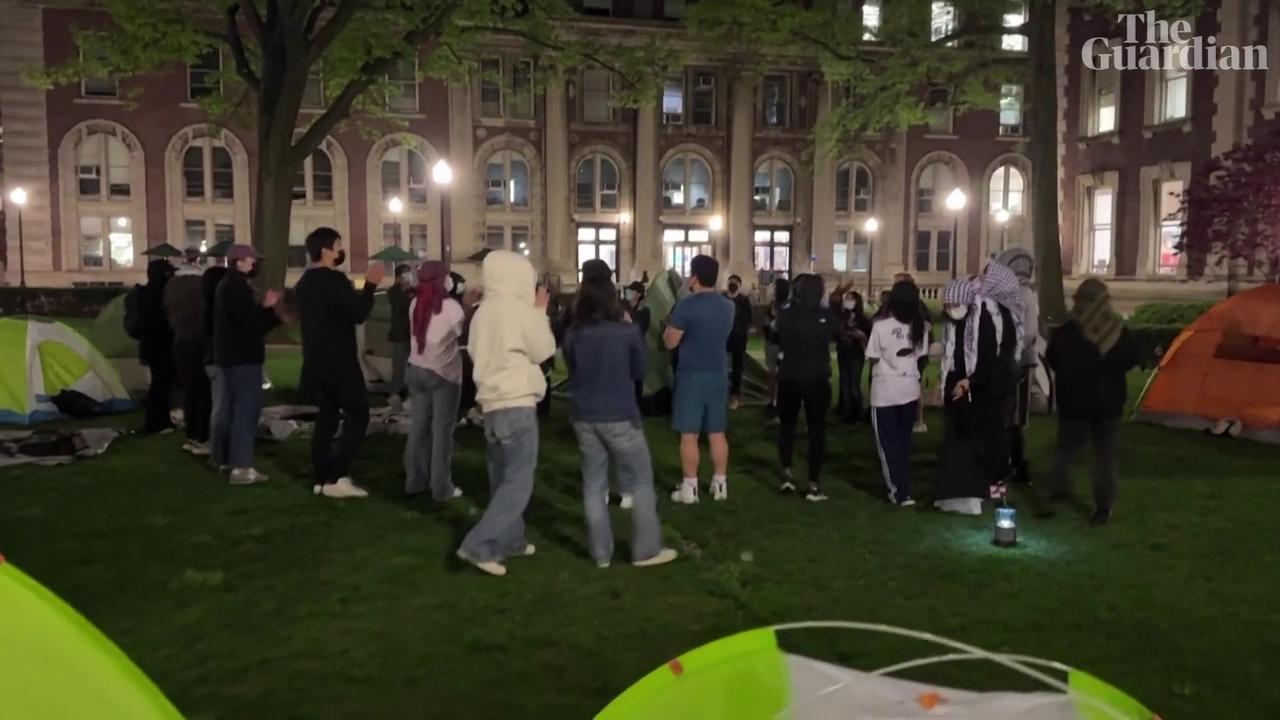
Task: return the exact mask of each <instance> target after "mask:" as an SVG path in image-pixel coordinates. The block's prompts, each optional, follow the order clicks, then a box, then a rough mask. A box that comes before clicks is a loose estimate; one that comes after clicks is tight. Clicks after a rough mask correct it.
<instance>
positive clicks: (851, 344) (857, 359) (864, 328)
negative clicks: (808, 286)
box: [831, 285, 871, 423]
mask: <svg viewBox="0 0 1280 720" xmlns="http://www.w3.org/2000/svg"><path fill="white" fill-rule="evenodd" d="M831 298H832V305H833V306H835V307H836V308H837V309H836V310H835V311H834V313H835V315H836V318H837V319H838V321H839V328H840V334H839V336H838V338H837V340H836V365H837V367H839V368H840V392H839V399H838V401H837V404H836V414H837V415H838V416H839V417H840V418H841V419H843V420H844V421H845V422H849V423H858V422H861V421H862V419H863V416H864V415H865V413H866V411H865V409H864V407H863V402H862V368H863V366H864V365H865V364H866V348H867V338H868V337H869V336H870V335H871V320H870V319H869V318H867V315H866V313H865V312H864V311H863V309H862V296H861V295H859V294H858V293H857V292H854V291H853V290H850V289H849V287H848V286H847V285H842V286H840V287H838V288H836V290H835V292H834V293H832V295H831Z"/></svg>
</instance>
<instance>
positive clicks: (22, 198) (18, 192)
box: [9, 187, 27, 313]
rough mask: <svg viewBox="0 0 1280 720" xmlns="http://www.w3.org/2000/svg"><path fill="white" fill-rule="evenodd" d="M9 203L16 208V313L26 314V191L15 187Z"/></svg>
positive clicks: (10, 194)
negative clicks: (23, 211)
mask: <svg viewBox="0 0 1280 720" xmlns="http://www.w3.org/2000/svg"><path fill="white" fill-rule="evenodd" d="M9 201H10V202H12V203H13V204H14V205H16V206H18V312H20V313H26V312H27V253H26V246H25V243H24V242H23V237H22V207H23V206H24V205H26V204H27V191H26V190H24V189H23V188H20V187H16V188H14V189H13V191H12V192H10V193H9Z"/></svg>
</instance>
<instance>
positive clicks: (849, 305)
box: [841, 300, 858, 310]
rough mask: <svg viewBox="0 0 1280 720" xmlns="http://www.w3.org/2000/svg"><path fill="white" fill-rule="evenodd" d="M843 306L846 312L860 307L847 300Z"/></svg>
mask: <svg viewBox="0 0 1280 720" xmlns="http://www.w3.org/2000/svg"><path fill="white" fill-rule="evenodd" d="M841 305H842V306H844V309H845V310H853V309H854V308H856V307H858V303H857V302H855V301H853V300H845V301H844V302H843V303H841Z"/></svg>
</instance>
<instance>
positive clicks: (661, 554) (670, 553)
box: [631, 548, 680, 568]
mask: <svg viewBox="0 0 1280 720" xmlns="http://www.w3.org/2000/svg"><path fill="white" fill-rule="evenodd" d="M677 557H680V553H678V552H676V551H675V550H672V549H671V548H663V549H661V550H659V551H658V554H657V555H654V556H653V557H651V558H645V559H644V560H637V561H635V562H633V563H631V564H632V565H633V566H635V567H639V568H643V567H653V566H655V565H666V564H667V563H669V562H671V561H672V560H675V559H676V558H677Z"/></svg>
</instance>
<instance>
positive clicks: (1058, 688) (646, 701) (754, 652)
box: [596, 622, 1156, 720]
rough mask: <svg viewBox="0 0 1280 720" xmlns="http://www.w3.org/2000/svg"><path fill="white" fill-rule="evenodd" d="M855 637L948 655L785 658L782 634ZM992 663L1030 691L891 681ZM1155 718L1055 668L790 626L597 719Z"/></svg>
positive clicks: (827, 626) (699, 657) (717, 652)
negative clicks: (874, 664) (882, 660)
mask: <svg viewBox="0 0 1280 720" xmlns="http://www.w3.org/2000/svg"><path fill="white" fill-rule="evenodd" d="M815 629H817V630H822V631H824V632H829V631H831V630H859V631H867V632H875V633H880V634H887V635H894V636H898V637H901V638H912V639H915V640H922V641H925V642H928V643H931V644H935V645H941V646H943V647H945V648H947V649H948V650H949V651H950V652H948V653H946V654H944V655H937V656H933V657H925V658H919V659H915V660H910V661H907V662H902V663H898V664H896V665H892V666H889V667H884V668H880V669H878V670H873V671H861V670H854V669H850V668H847V667H843V666H840V665H835V664H833V663H829V662H823V661H820V660H815V659H812V658H809V657H805V656H804V655H802V654H798V653H791V652H787V651H786V650H785V649H784V645H783V643H782V642H780V639H779V635H780V634H781V633H784V632H786V631H800V630H815ZM963 661H983V662H988V663H994V664H995V665H998V666H1002V667H1003V668H1006V669H1009V670H1012V671H1014V672H1016V673H1018V674H1020V675H1023V676H1026V677H1027V678H1030V679H1031V680H1033V681H1035V682H1036V684H1037V685H1039V686H1042V687H1043V688H1044V689H1042V690H1035V691H991V690H986V691H974V690H964V689H956V688H951V687H945V686H941V685H935V684H932V683H929V682H925V681H921V680H916V679H904V678H902V677H898V676H900V675H902V674H904V673H907V672H908V671H910V672H912V673H913V674H918V673H919V671H920V670H921V669H926V668H930V667H935V666H939V665H943V664H949V663H955V662H963ZM942 715H945V716H946V717H947V718H953V719H954V718H961V719H966V720H1014V719H1015V718H1016V719H1023V718H1025V719H1028V720H1030V719H1032V718H1034V719H1035V720H1152V719H1153V718H1155V717H1156V716H1155V715H1154V714H1153V713H1152V712H1151V711H1150V710H1147V709H1146V708H1144V707H1143V706H1142V705H1141V703H1139V702H1137V701H1136V700H1133V699H1132V698H1130V697H1128V696H1127V695H1125V694H1124V693H1123V692H1121V691H1119V690H1117V689H1115V688H1114V687H1112V686H1110V685H1108V684H1107V683H1105V682H1103V681H1101V680H1099V679H1097V678H1095V677H1093V676H1091V675H1089V674H1087V673H1084V672H1081V671H1079V670H1076V669H1074V668H1069V667H1067V666H1065V665H1061V664H1059V663H1055V662H1051V661H1047V660H1040V659H1037V658H1031V657H1026V656H1020V655H1004V654H998V653H989V652H986V651H984V650H981V649H979V648H976V647H973V646H970V645H965V644H963V643H959V642H956V641H954V640H947V639H945V638H940V637H938V636H935V635H929V634H927V633H920V632H916V631H913V630H905V629H902V628H894V627H890V626H885V625H872V624H867V623H849V622H831V623H819V622H814V623H794V624H790V625H777V626H774V627H767V628H761V629H758V630H750V631H747V632H743V633H739V634H737V635H732V636H730V637H727V638H723V639H721V640H717V641H715V642H712V643H710V644H707V645H704V646H702V647H700V648H697V649H696V650H693V651H691V652H688V653H685V654H684V655H681V656H680V657H678V658H676V659H674V660H672V661H670V662H668V663H666V664H665V665H663V666H662V667H660V668H658V669H657V670H654V671H653V672H651V673H649V674H648V675H646V676H644V677H643V678H641V679H640V680H639V681H638V682H637V683H636V684H635V685H632V686H631V688H629V689H628V690H627V691H626V692H624V693H623V694H622V695H620V696H618V698H617V699H615V700H614V701H613V702H612V703H610V704H609V705H608V706H607V707H606V708H605V709H604V710H603V711H602V712H601V713H600V714H599V715H597V716H596V720H827V719H828V718H854V717H856V718H861V719H862V720H889V719H890V718H892V719H893V720H909V719H910V718H920V719H921V720H925V719H926V718H932V717H939V716H942Z"/></svg>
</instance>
